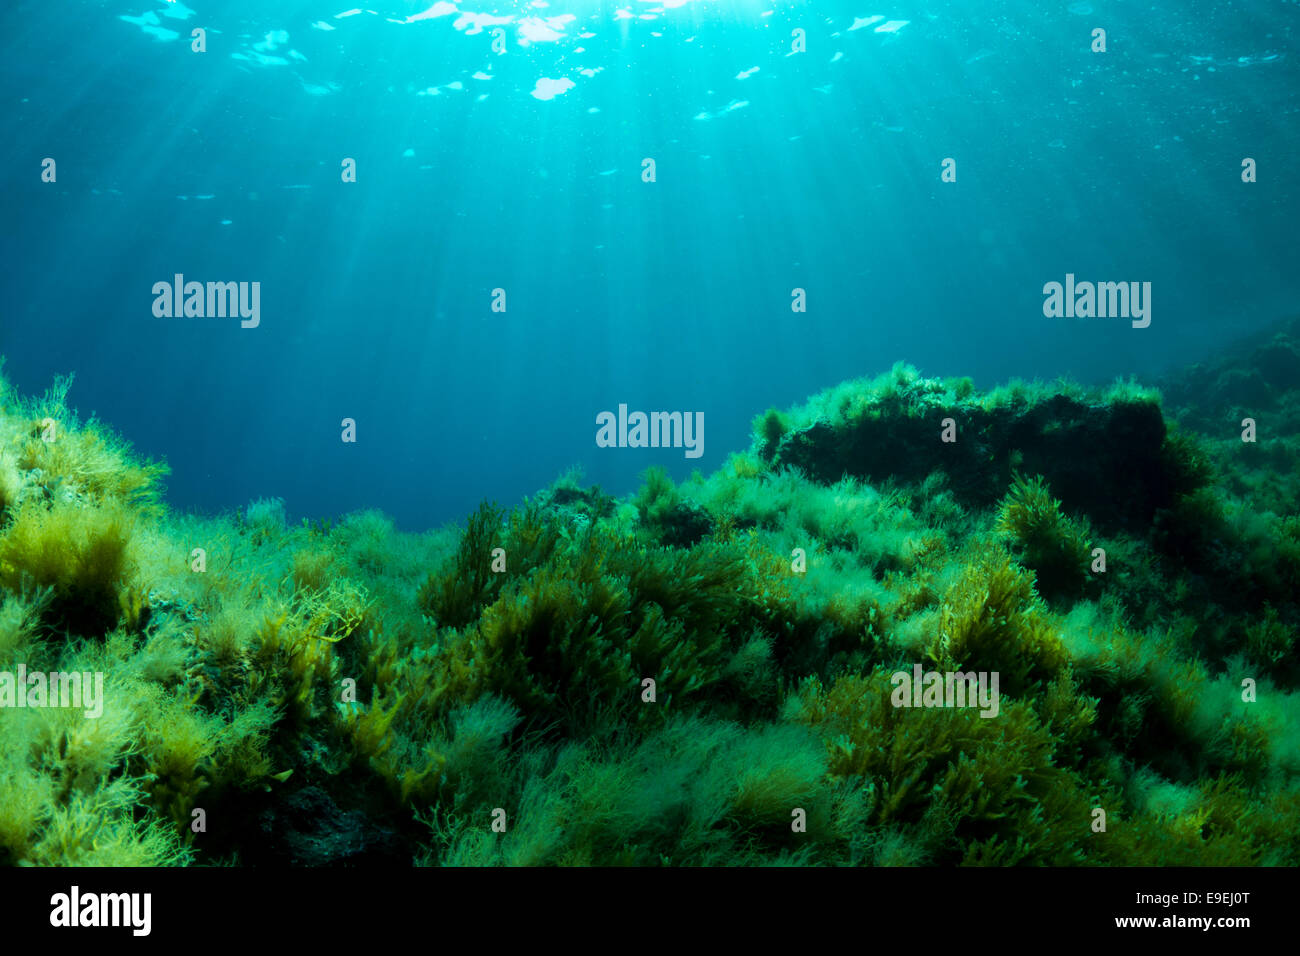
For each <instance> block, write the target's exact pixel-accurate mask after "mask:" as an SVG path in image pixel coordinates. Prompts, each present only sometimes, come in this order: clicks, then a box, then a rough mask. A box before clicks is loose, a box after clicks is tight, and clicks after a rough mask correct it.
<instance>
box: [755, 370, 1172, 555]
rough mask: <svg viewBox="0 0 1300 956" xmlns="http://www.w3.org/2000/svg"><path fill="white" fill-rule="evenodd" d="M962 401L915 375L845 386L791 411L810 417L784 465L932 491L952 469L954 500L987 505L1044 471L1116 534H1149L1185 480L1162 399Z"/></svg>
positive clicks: (1069, 502) (780, 463) (1056, 394)
mask: <svg viewBox="0 0 1300 956" xmlns="http://www.w3.org/2000/svg"><path fill="white" fill-rule="evenodd" d="M962 391H966V390H965V389H963V390H962ZM958 394H959V393H958V391H957V390H955V389H953V388H950V387H949V385H948V384H947V383H945V382H941V381H938V380H934V379H923V378H920V377H919V376H918V375H916V373H915V372H914V371H913V370H911V369H906V368H901V369H895V371H894V372H893V373H891V376H890V377H888V378H887V379H885V380H881V379H877V380H876V381H874V382H855V383H849V384H848V385H842V386H840V387H839V388H838V389H835V390H834V391H833V392H830V393H824V396H819V399H814V400H813V401H812V402H810V404H809V405H808V406H806V407H805V408H804V409H801V410H796V411H795V412H794V413H792V414H791V416H790V417H791V418H792V419H794V420H795V421H799V420H800V419H802V422H801V423H800V424H796V425H795V426H794V427H793V428H792V429H791V430H789V431H787V432H786V433H784V435H783V436H782V437H781V438H780V439H779V442H778V444H777V447H776V451H775V454H774V455H773V456H772V459H771V464H772V467H773V468H774V469H777V468H781V467H795V468H798V469H800V470H802V471H803V472H804V473H806V474H807V475H808V476H809V477H811V478H812V479H813V480H814V481H818V482H821V483H825V484H829V483H832V482H835V481H837V480H839V479H840V478H841V476H843V475H846V474H847V475H851V476H853V477H856V478H861V479H864V480H866V481H869V482H872V483H880V482H884V481H886V480H888V479H893V480H894V481H896V482H901V483H905V484H921V483H922V482H924V481H926V479H927V478H929V477H930V476H931V475H932V474H933V473H934V472H943V473H944V474H945V475H947V477H948V487H949V488H950V489H951V491H952V493H953V495H954V496H955V497H956V498H957V499H958V500H959V501H960V502H961V503H962V504H964V505H966V506H968V507H978V508H984V507H989V506H991V505H993V504H994V503H995V502H996V501H997V500H998V499H999V498H1000V497H1001V496H1002V495H1004V494H1005V493H1006V490H1007V486H1008V485H1009V484H1010V483H1011V481H1012V480H1013V479H1014V477H1015V475H1016V473H1022V474H1026V475H1035V474H1037V475H1042V476H1043V477H1044V478H1045V479H1046V480H1047V482H1048V483H1049V484H1050V485H1051V487H1052V490H1053V492H1054V493H1055V494H1056V495H1057V496H1058V497H1059V498H1060V500H1061V502H1062V504H1063V506H1064V507H1065V508H1066V510H1067V511H1071V512H1074V511H1081V512H1084V513H1086V514H1087V515H1088V516H1089V517H1090V518H1091V519H1092V520H1093V522H1094V523H1095V524H1096V525H1098V526H1099V527H1100V528H1102V529H1106V530H1113V529H1120V528H1123V529H1136V528H1145V527H1147V526H1149V525H1150V523H1151V519H1152V517H1153V516H1154V514H1155V512H1156V511H1157V510H1158V509H1159V508H1162V507H1167V506H1168V505H1169V504H1170V503H1171V501H1172V489H1173V488H1174V486H1175V484H1176V482H1175V477H1176V476H1175V475H1173V474H1172V473H1171V470H1170V463H1169V462H1168V460H1167V458H1166V456H1165V455H1163V454H1162V448H1163V446H1164V442H1165V422H1164V419H1163V417H1162V415H1161V412H1160V405H1159V400H1158V397H1157V396H1156V395H1155V394H1154V393H1152V392H1144V391H1136V390H1131V389H1116V390H1113V391H1112V393H1111V394H1103V393H1097V394H1088V393H1085V392H1083V391H1082V390H1079V389H1077V388H1070V389H1069V390H1068V392H1063V391H1054V390H1052V389H1049V388H1045V387H1041V386H1033V387H1022V388H1014V389H1011V390H1009V391H1007V392H1005V393H1003V392H995V393H991V394H987V395H978V394H976V395H967V396H966V397H961V398H959V397H958ZM828 399H833V400H828ZM769 434H770V433H769Z"/></svg>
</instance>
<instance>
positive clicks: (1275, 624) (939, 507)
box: [0, 342, 1300, 865]
mask: <svg viewBox="0 0 1300 956" xmlns="http://www.w3.org/2000/svg"><path fill="white" fill-rule="evenodd" d="M1284 344H1285V343H1284ZM1279 348H1280V346H1279V345H1278V344H1277V343H1276V342H1275V343H1272V344H1271V345H1270V346H1269V349H1270V351H1269V352H1268V356H1269V357H1270V361H1271V363H1272V364H1271V365H1270V366H1269V368H1280V369H1283V370H1284V371H1285V369H1286V368H1289V367H1290V366H1289V365H1287V364H1286V362H1287V357H1286V356H1285V355H1281V354H1280V353H1279V352H1278V349H1279ZM1197 374H1201V375H1202V379H1204V377H1205V375H1207V374H1208V373H1204V374H1202V373H1199V372H1198V373H1197ZM1225 376H1226V377H1225ZM1202 379H1197V380H1196V381H1198V382H1200V381H1202ZM1214 381H1216V382H1221V385H1222V389H1223V390H1224V392H1225V394H1229V395H1232V396H1236V397H1241V396H1245V397H1246V398H1248V399H1249V398H1250V397H1251V396H1254V397H1255V398H1257V399H1259V400H1261V401H1264V402H1266V406H1265V407H1264V412H1263V414H1265V415H1267V414H1269V413H1270V412H1276V411H1279V410H1282V409H1285V408H1289V407H1291V404H1289V403H1292V402H1294V401H1295V399H1294V397H1288V392H1287V391H1286V390H1285V389H1283V388H1281V387H1280V386H1279V384H1278V381H1277V380H1276V376H1274V378H1269V379H1267V380H1266V381H1265V383H1264V384H1265V385H1267V389H1261V388H1260V387H1258V384H1256V386H1254V387H1253V390H1250V389H1246V390H1244V391H1243V387H1242V386H1241V383H1240V382H1238V380H1237V379H1236V378H1234V377H1233V376H1231V375H1228V374H1227V373H1226V372H1225V373H1222V374H1221V375H1220V376H1219V378H1217V379H1214ZM67 386H68V382H66V381H61V382H60V383H58V384H57V385H56V387H55V388H54V389H53V390H52V391H51V392H50V393H49V394H47V395H46V396H45V397H43V398H42V399H40V400H38V401H26V400H23V399H21V398H19V397H18V396H15V395H14V394H13V393H12V392H11V391H10V390H9V388H8V387H7V386H3V385H2V384H0V670H5V671H7V670H12V669H13V668H14V667H16V666H17V665H18V664H19V663H21V664H23V665H24V666H25V667H26V668H28V669H33V670H34V669H38V668H40V669H44V670H47V671H51V672H55V671H72V670H77V671H96V672H101V673H103V674H104V676H105V689H106V695H105V709H104V714H103V715H102V716H101V717H98V718H91V717H87V716H86V715H85V714H83V713H82V712H81V711H79V710H75V709H64V708H30V707H28V708H19V707H15V706H7V707H3V708H0V741H2V742H3V744H4V746H3V748H0V754H2V755H3V756H0V859H3V861H5V862H8V863H11V864H35V865H50V864H71V865H87V864H90V865H174V864H185V863H214V862H234V863H243V864H261V863H272V864H283V863H291V864H292V863H297V864H301V865H308V864H317V863H333V864H349V863H354V864H360V863H371V864H373V863H386V864H391V865H404V864H409V863H411V862H419V863H424V864H430V865H615V864H624V865H702V864H704V865H714V864H716V865H762V864H777V865H796V864H801V865H802V864H809V865H926V864H928V865H956V864H967V865H1010V864H1040V865H1209V864H1234V865H1235V864H1287V865H1294V864H1296V863H1297V862H1300V837H1298V836H1297V834H1298V833H1300V826H1298V825H1297V824H1300V788H1298V787H1297V774H1300V704H1298V703H1297V699H1296V696H1295V690H1296V684H1297V681H1300V672H1298V670H1297V666H1296V663H1295V656H1294V638H1295V634H1296V627H1297V618H1298V616H1300V614H1298V612H1297V607H1296V601H1295V594H1296V593H1297V585H1298V584H1300V516H1297V513H1296V503H1297V501H1300V489H1298V488H1297V486H1298V485H1300V480H1298V479H1297V476H1296V472H1295V471H1290V472H1288V471H1287V470H1286V469H1287V468H1289V467H1290V464H1291V463H1292V460H1293V459H1292V456H1291V452H1290V451H1289V450H1288V449H1289V448H1290V444H1289V443H1291V442H1292V441H1293V440H1294V439H1293V437H1292V436H1290V435H1289V434H1287V435H1282V436H1280V437H1279V438H1278V439H1277V441H1278V442H1280V443H1281V444H1282V445H1283V450H1281V451H1277V450H1273V451H1269V450H1268V449H1256V448H1250V447H1247V448H1245V449H1243V447H1242V443H1241V441H1240V438H1239V436H1237V435H1233V434H1230V433H1229V432H1228V429H1227V426H1226V425H1224V424H1223V422H1222V421H1220V420H1218V419H1216V418H1215V417H1214V415H1213V414H1210V413H1207V412H1205V411H1203V410H1198V409H1196V408H1192V407H1190V406H1183V405H1179V406H1177V408H1171V405H1170V399H1169V398H1168V397H1167V396H1166V397H1164V398H1162V397H1161V395H1160V394H1159V393H1157V392H1155V391H1153V390H1151V389H1149V388H1146V387H1143V386H1140V385H1137V384H1135V383H1131V382H1129V383H1117V384H1116V385H1115V386H1112V387H1111V388H1109V389H1100V390H1096V389H1086V388H1082V387H1080V386H1076V385H1072V384H1069V383H1053V384H1042V383H1012V384H1011V385H1009V386H1007V387H1004V388H1001V389H998V390H995V391H994V392H991V393H984V394H982V393H980V392H979V391H978V390H976V389H975V387H974V385H973V384H972V383H971V382H970V380H969V379H964V380H949V381H939V380H932V379H926V378H924V377H922V376H920V375H919V374H918V373H917V372H916V371H915V370H914V369H911V368H909V367H906V366H901V365H900V366H897V367H895V369H893V370H892V371H891V372H889V373H887V374H886V375H884V376H882V377H880V378H878V379H875V380H870V381H868V380H861V381H857V382H851V383H845V384H844V385H841V386H839V387H837V388H835V389H831V390H829V391H828V392H826V393H823V394H822V395H819V396H814V397H813V398H812V399H810V400H809V401H808V402H807V403H805V404H804V405H803V406H801V407H799V408H796V409H791V410H789V411H777V410H775V409H773V410H769V411H768V412H767V413H766V414H764V415H762V416H760V417H759V418H758V419H757V420H756V422H755V434H754V442H753V445H752V447H751V448H750V449H749V450H748V451H745V452H741V453H737V454H736V455H733V456H732V457H731V459H729V460H728V462H727V463H726V464H725V465H724V466H723V467H722V468H721V469H719V470H718V471H717V472H715V473H713V474H712V475H709V476H702V475H696V476H694V477H693V478H692V479H690V480H688V481H686V482H683V483H681V484H680V485H679V484H675V483H674V482H673V481H672V480H671V479H670V478H669V477H668V475H667V473H666V472H664V471H662V470H660V469H652V470H651V471H649V472H648V473H647V474H646V476H645V483H644V486H643V487H642V488H641V489H640V490H639V492H637V493H636V494H634V495H632V496H629V497H628V498H626V499H623V500H619V499H615V498H613V497H611V496H609V495H606V494H604V493H602V492H600V490H599V489H594V488H584V487H583V486H582V485H581V483H580V482H579V481H578V479H577V477H576V475H573V474H570V475H566V476H564V477H562V478H561V479H560V480H559V481H557V482H556V484H555V485H553V486H552V487H551V488H549V489H546V490H544V491H543V492H541V493H539V495H537V496H536V497H535V498H534V499H533V500H531V501H528V502H524V503H522V504H520V505H518V506H515V507H513V508H503V507H500V506H497V505H494V504H490V503H485V504H484V505H483V506H482V507H480V508H479V509H478V511H477V512H475V513H474V514H473V515H471V516H470V517H469V519H468V521H467V523H466V525H465V527H464V528H445V529H439V530H435V531H430V532H428V533H425V534H419V535H412V534H404V533H401V532H398V531H396V530H395V529H394V528H393V525H392V523H391V522H390V521H389V520H388V519H387V518H385V517H384V516H383V515H382V514H380V513H378V512H373V511H371V512H361V513H357V514H353V515H348V516H345V517H343V518H341V519H339V520H337V521H331V522H318V523H311V522H307V523H304V524H303V525H301V526H290V525H288V524H287V523H286V522H285V521H284V512H283V506H282V504H280V503H279V502H276V501H274V500H271V501H261V502H256V503H254V504H253V505H250V506H249V508H247V509H245V510H243V511H242V512H240V513H237V514H232V515H224V516H216V517H211V518H203V517H196V516H188V515H180V514H176V513H174V512H172V511H171V510H169V509H168V508H167V507H166V505H165V504H164V500H163V496H162V490H161V486H160V484H159V482H160V480H161V478H162V477H163V476H164V475H165V468H164V466H162V465H160V464H158V463H152V462H143V461H140V460H138V459H137V458H136V456H134V455H133V453H132V452H131V451H130V449H129V448H128V447H127V446H126V445H125V443H123V442H122V441H121V440H120V439H118V438H116V437H115V436H113V435H112V433H111V432H110V431H109V430H108V429H107V428H106V427H105V426H103V425H102V424H101V423H98V422H94V421H90V422H85V423H82V422H80V421H78V419H77V418H76V416H75V415H74V414H73V413H72V411H71V410H70V409H69V407H68V405H67ZM1189 393H1190V391H1189ZM1261 396H1262V398H1261ZM1239 412H1240V409H1234V411H1233V412H1232V414H1233V415H1234V416H1235V415H1237V414H1238V413H1239ZM945 419H950V420H951V422H952V424H953V426H955V435H956V440H955V441H954V442H945V441H943V440H942V438H941V435H942V432H943V429H944V427H945V426H944V420H945ZM51 421H52V422H53V423H54V425H55V428H54V431H53V433H51V432H50V430H49V423H50V422H51ZM1207 429H1209V431H1207ZM1216 429H1217V431H1216ZM51 434H52V436H53V441H50V440H48V439H49V438H50V437H51ZM1234 441H1235V444H1234ZM1121 463H1122V467H1121ZM1263 489H1267V492H1266V494H1265V496H1264V497H1262V498H1259V499H1256V498H1255V497H1254V495H1255V492H1256V491H1262V490H1263ZM1095 549H1100V550H1101V552H1104V555H1105V561H1104V568H1105V569H1104V570H1098V569H1097V567H1098V566H1097V563H1096V558H1095V555H1096V554H1097V551H1096V550H1095ZM920 663H923V664H924V665H925V666H926V667H928V668H939V669H943V670H947V671H950V672H951V671H963V672H987V671H994V672H997V673H999V674H1000V675H1001V677H1002V682H1001V694H1002V695H1003V700H1002V704H1001V707H1000V709H999V713H998V716H997V717H996V718H991V719H990V718H986V717H982V716H980V714H979V713H978V712H977V711H975V710H970V709H952V708H917V709H912V708H898V707H895V706H892V705H891V701H890V675H891V674H892V673H894V672H896V671H900V670H902V671H906V670H910V669H911V668H912V666H913V665H915V664H920ZM1099 820H1104V826H1099ZM344 829H346V830H347V831H348V832H349V833H352V834H353V835H354V836H355V839H352V840H350V841H349V840H344V839H342V838H341V835H342V833H343V831H344Z"/></svg>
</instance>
